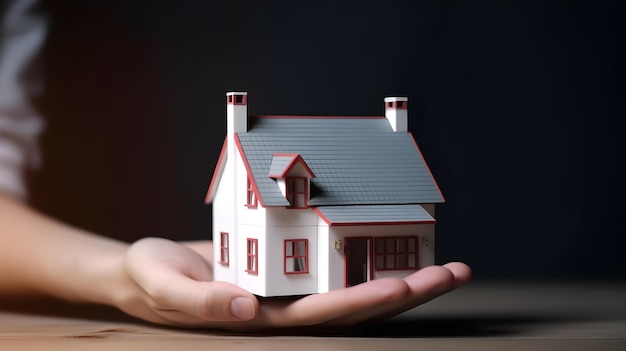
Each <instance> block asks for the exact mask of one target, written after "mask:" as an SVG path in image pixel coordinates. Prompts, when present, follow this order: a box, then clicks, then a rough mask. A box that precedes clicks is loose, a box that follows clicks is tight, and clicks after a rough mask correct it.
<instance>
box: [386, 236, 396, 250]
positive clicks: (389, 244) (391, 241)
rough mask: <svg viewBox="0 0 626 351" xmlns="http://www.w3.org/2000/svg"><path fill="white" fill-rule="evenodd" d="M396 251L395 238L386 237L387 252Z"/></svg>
mask: <svg viewBox="0 0 626 351" xmlns="http://www.w3.org/2000/svg"><path fill="white" fill-rule="evenodd" d="M395 251H396V240H395V239H387V248H386V251H385V252H387V253H389V252H395Z"/></svg>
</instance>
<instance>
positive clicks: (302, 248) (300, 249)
mask: <svg viewBox="0 0 626 351" xmlns="http://www.w3.org/2000/svg"><path fill="white" fill-rule="evenodd" d="M305 253H306V241H298V242H296V252H295V254H296V255H298V256H303V255H304V254H305Z"/></svg>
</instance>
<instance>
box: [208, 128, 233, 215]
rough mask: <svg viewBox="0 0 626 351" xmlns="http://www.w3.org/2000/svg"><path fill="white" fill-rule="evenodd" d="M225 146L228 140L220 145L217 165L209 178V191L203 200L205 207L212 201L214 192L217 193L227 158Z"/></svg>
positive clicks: (225, 139)
mask: <svg viewBox="0 0 626 351" xmlns="http://www.w3.org/2000/svg"><path fill="white" fill-rule="evenodd" d="M227 145H228V138H224V143H222V150H220V156H219V157H218V158H217V164H216V165H215V170H214V171H213V176H212V177H211V183H210V185H209V190H207V193H206V196H205V198H204V203H205V204H207V205H208V204H210V203H211V202H212V201H213V197H214V196H215V191H217V184H218V183H219V181H220V178H221V177H222V173H223V172H224V167H225V166H226V158H227V155H226V154H227V151H226V150H227V148H226V147H227Z"/></svg>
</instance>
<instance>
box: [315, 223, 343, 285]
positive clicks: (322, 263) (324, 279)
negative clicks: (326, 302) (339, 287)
mask: <svg viewBox="0 0 626 351" xmlns="http://www.w3.org/2000/svg"><path fill="white" fill-rule="evenodd" d="M334 247H335V242H334V240H333V241H331V240H330V235H329V230H328V225H327V224H326V223H324V221H323V220H322V219H321V218H319V219H318V226H317V268H318V270H317V292H318V293H325V292H329V291H330V288H329V282H330V280H331V279H330V275H331V273H330V272H331V271H330V267H337V266H338V265H339V264H340V262H342V258H341V256H337V254H336V253H335V250H334ZM331 260H332V261H333V264H331ZM337 262H339V263H337ZM332 274H333V275H337V274H340V273H336V272H334V271H333V273H332ZM341 274H343V273H341Z"/></svg>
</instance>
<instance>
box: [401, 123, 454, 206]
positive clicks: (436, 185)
mask: <svg viewBox="0 0 626 351" xmlns="http://www.w3.org/2000/svg"><path fill="white" fill-rule="evenodd" d="M408 133H409V136H410V137H411V140H412V141H413V145H415V148H416V149H417V152H418V153H419V154H420V157H421V158H422V161H424V166H426V170H427V171H428V174H430V178H431V179H432V180H433V183H435V187H437V191H438V192H439V196H441V199H442V200H443V202H446V199H445V197H444V196H443V193H442V192H441V189H439V184H437V180H436V179H435V177H433V173H432V172H431V171H430V167H428V163H427V162H426V159H425V158H424V155H423V154H422V150H420V147H419V146H418V145H417V142H416V141H415V138H414V137H413V133H411V132H408Z"/></svg>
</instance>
